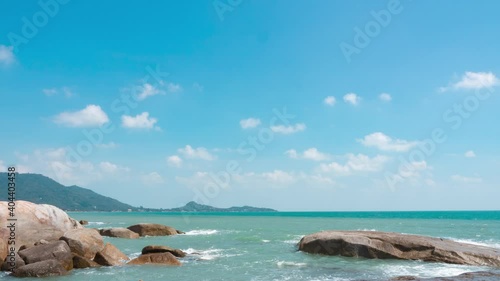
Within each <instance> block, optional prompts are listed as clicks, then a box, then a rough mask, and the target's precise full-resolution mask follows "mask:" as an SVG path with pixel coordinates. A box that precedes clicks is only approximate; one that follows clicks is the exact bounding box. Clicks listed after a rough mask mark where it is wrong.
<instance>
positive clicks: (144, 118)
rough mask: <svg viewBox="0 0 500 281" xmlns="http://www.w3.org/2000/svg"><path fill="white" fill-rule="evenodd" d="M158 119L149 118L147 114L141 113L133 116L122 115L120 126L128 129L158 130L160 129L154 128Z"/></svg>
mask: <svg viewBox="0 0 500 281" xmlns="http://www.w3.org/2000/svg"><path fill="white" fill-rule="evenodd" d="M157 122H158V119H156V118H153V117H149V112H143V113H141V114H138V115H136V116H135V117H134V116H129V115H123V116H122V126H123V127H125V128H129V129H146V130H150V129H153V128H154V129H156V130H160V127H158V126H155V124H156V123H157Z"/></svg>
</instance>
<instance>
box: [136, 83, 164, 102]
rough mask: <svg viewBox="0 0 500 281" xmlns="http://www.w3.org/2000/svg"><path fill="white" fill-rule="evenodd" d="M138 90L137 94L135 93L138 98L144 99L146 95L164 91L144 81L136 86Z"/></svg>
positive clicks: (149, 95)
mask: <svg viewBox="0 0 500 281" xmlns="http://www.w3.org/2000/svg"><path fill="white" fill-rule="evenodd" d="M138 91H139V94H138V95H137V99H138V100H145V99H146V98H148V97H152V96H155V95H158V94H162V93H164V92H163V91H161V90H160V89H158V88H157V87H155V86H153V85H151V84H149V83H144V84H143V85H142V86H138Z"/></svg>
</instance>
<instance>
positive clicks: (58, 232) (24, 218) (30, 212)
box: [0, 200, 82, 260]
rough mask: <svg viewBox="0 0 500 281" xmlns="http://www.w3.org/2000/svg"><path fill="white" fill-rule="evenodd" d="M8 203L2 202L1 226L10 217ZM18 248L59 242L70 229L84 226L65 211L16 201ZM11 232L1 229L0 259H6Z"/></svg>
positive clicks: (5, 223)
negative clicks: (40, 242)
mask: <svg viewBox="0 0 500 281" xmlns="http://www.w3.org/2000/svg"><path fill="white" fill-rule="evenodd" d="M7 207H8V202H6V201H0V210H2V211H1V212H0V225H2V226H6V225H8V224H7V219H8V218H9V217H8V215H9V214H8V212H4V210H7ZM15 215H16V217H15V218H16V219H17V221H16V248H17V249H19V247H20V246H22V245H33V244H35V242H38V241H40V240H47V241H55V240H58V239H59V237H61V236H62V235H63V234H64V233H65V232H66V231H68V230H70V229H77V228H82V226H81V225H80V224H79V223H78V222H77V221H75V220H74V219H72V218H70V217H69V216H68V214H66V213H65V212H64V211H63V210H61V209H59V208H57V207H55V206H52V205H45V204H40V205H39V204H34V203H31V202H28V201H22V200H20V201H16V210H15ZM8 235H9V232H8V231H7V228H5V227H2V228H1V229H0V259H1V260H3V259H4V258H5V255H6V254H7V253H6V249H5V246H6V245H4V244H5V241H7V238H8Z"/></svg>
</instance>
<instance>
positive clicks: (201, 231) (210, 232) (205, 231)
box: [184, 229, 219, 236]
mask: <svg viewBox="0 0 500 281" xmlns="http://www.w3.org/2000/svg"><path fill="white" fill-rule="evenodd" d="M217 233H219V231H217V230H215V229H197V230H191V231H187V232H186V233H185V234H184V235H193V236H194V235H213V234H217Z"/></svg>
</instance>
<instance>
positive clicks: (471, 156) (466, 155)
mask: <svg viewBox="0 0 500 281" xmlns="http://www.w3.org/2000/svg"><path fill="white" fill-rule="evenodd" d="M464 156H465V157H467V158H474V157H476V153H475V152H474V151H472V150H469V151H467V152H465V153H464Z"/></svg>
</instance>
